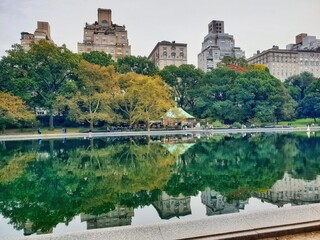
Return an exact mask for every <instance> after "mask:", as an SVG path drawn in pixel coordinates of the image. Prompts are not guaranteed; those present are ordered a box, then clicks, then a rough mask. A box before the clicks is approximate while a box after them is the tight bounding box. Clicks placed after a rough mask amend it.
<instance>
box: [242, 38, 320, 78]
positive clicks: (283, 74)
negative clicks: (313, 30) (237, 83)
mask: <svg viewBox="0 0 320 240" xmlns="http://www.w3.org/2000/svg"><path fill="white" fill-rule="evenodd" d="M310 37H311V38H310ZM248 63H250V64H264V65H265V66H266V67H268V68H269V71H270V73H271V74H272V75H273V76H275V77H276V78H278V79H280V80H281V81H284V80H285V79H287V78H288V77H291V76H294V75H298V74H300V73H302V72H310V73H312V74H313V75H314V76H315V77H320V41H319V40H318V39H316V37H313V36H308V35H307V34H299V35H297V36H296V43H295V44H289V45H287V47H286V49H280V48H279V47H278V46H273V47H272V48H270V49H267V50H265V51H262V52H260V51H257V53H256V54H255V55H254V56H252V57H250V58H248Z"/></svg>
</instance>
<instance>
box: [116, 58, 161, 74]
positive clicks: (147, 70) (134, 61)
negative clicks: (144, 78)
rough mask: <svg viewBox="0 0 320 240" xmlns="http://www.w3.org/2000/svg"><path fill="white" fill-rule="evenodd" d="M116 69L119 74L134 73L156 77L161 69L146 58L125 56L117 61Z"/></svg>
mask: <svg viewBox="0 0 320 240" xmlns="http://www.w3.org/2000/svg"><path fill="white" fill-rule="evenodd" d="M116 66H117V67H116V69H117V72H118V73H128V72H134V73H138V74H142V75H149V76H153V75H156V74H157V73H158V71H159V69H158V68H157V67H156V66H155V64H154V63H153V62H152V61H150V60H148V58H146V57H141V56H138V57H136V56H125V57H124V58H120V59H118V61H117V64H116Z"/></svg>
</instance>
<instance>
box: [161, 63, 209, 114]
mask: <svg viewBox="0 0 320 240" xmlns="http://www.w3.org/2000/svg"><path fill="white" fill-rule="evenodd" d="M159 75H160V76H161V77H162V79H163V80H165V81H166V83H167V84H168V85H169V86H170V87H171V88H172V92H173V96H174V97H175V101H176V102H177V105H178V106H179V107H182V108H184V109H187V110H189V109H192V108H193V107H194V105H195V96H193V95H192V91H193V90H194V89H195V88H197V86H198V83H199V81H200V80H201V78H202V77H203V75H204V73H203V72H202V71H201V70H199V69H196V68H195V66H193V65H187V64H183V65H180V66H179V67H177V66H174V65H170V66H166V67H165V68H164V69H163V70H161V71H160V73H159Z"/></svg>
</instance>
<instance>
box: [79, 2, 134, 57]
mask: <svg viewBox="0 0 320 240" xmlns="http://www.w3.org/2000/svg"><path fill="white" fill-rule="evenodd" d="M91 51H103V52H106V53H108V54H111V55H112V59H113V60H115V61H116V60H117V59H119V58H123V57H124V56H130V55H131V46H130V45H129V41H128V32H127V30H126V27H125V26H124V25H122V26H120V25H117V24H114V23H113V22H112V12H111V9H101V8H99V9H98V21H96V22H94V23H93V24H88V23H86V25H85V27H84V30H83V42H82V43H78V53H83V52H91Z"/></svg>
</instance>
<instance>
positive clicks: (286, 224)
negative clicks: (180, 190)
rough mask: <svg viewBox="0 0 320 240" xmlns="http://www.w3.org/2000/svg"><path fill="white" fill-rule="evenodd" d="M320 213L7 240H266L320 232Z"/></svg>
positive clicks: (314, 209)
mask: <svg viewBox="0 0 320 240" xmlns="http://www.w3.org/2000/svg"><path fill="white" fill-rule="evenodd" d="M319 209H320V204H312V205H307V206H295V207H291V208H283V209H272V210H262V211H259V212H249V213H233V214H226V215H219V216H212V217H207V218H203V219H196V220H182V221H179V222H166V223H159V224H151V225H143V226H123V227H115V228H107V229H95V230H88V231H84V232H75V233H67V234H59V235H58V234H57V235H54V234H50V235H39V236H29V237H27V238H25V237H18V238H5V239H7V240H9V239H10V240H18V239H19V240H20V239H28V240H49V239H50V240H58V239H59V240H60V239H62V240H63V239H68V240H82V239H93V240H100V239H101V240H102V239H110V240H113V239H115V240H121V239H125V240H131V239H212V240H215V239H224V240H226V239H239V240H241V239H263V238H268V237H279V236H284V235H289V234H296V233H302V232H311V231H317V230H320V216H319ZM304 212H306V214H305V216H303V217H302V218H300V215H301V214H302V213H304ZM265 215H269V217H266V218H264V216H265ZM274 215H276V216H277V218H279V216H282V217H281V219H278V221H277V223H276V224H273V223H272V222H270V220H271V219H272V218H271V217H273V216H274ZM270 216H271V217H270ZM257 219H258V220H257ZM259 219H260V220H261V219H263V220H262V222H260V223H259V224H260V226H261V227H258V228H257V227H253V226H251V225H250V224H249V221H250V220H251V221H255V220H257V221H259ZM301 219H303V220H301ZM235 223H236V224H237V223H239V225H240V227H239V226H238V229H237V230H235V228H237V227H236V225H235Z"/></svg>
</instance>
